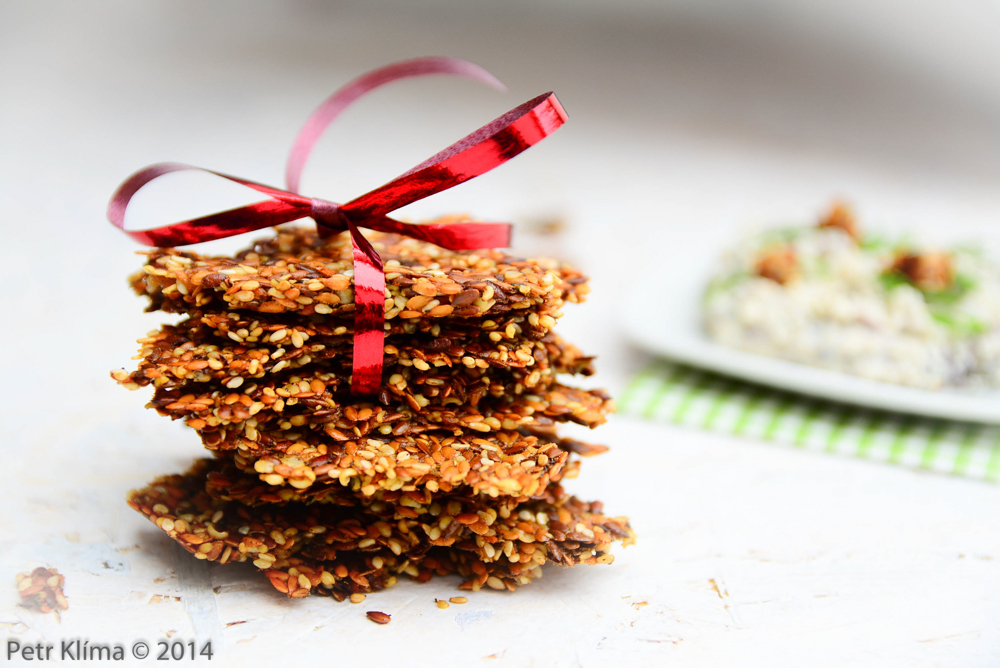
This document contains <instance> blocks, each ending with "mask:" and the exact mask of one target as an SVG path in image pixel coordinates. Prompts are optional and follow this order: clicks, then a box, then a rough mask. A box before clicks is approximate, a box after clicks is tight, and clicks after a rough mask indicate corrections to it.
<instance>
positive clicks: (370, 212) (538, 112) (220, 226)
mask: <svg viewBox="0 0 1000 668" xmlns="http://www.w3.org/2000/svg"><path fill="white" fill-rule="evenodd" d="M429 74H448V75H454V76H461V77H465V78H468V79H474V80H476V81H481V82H483V83H487V84H490V85H492V86H494V87H496V88H500V89H503V88H504V86H503V84H501V83H500V82H499V81H498V80H497V79H496V78H495V77H494V76H493V75H491V74H490V73H489V72H487V71H486V70H484V69H482V68H481V67H479V66H477V65H474V64H472V63H469V62H467V61H464V60H459V59H456V58H418V59H415V60H408V61H403V62H400V63H395V64H392V65H388V66H386V67H383V68H380V69H377V70H374V71H372V72H369V73H367V74H364V75H362V76H360V77H358V78H357V79H355V80H354V81H352V82H350V83H349V84H347V85H346V86H344V87H343V88H341V89H340V90H338V91H337V92H335V93H334V94H333V95H331V96H330V97H329V98H327V99H326V101H324V102H323V104H321V105H320V107H319V108H318V109H317V110H316V111H315V112H313V114H312V116H310V117H309V119H308V120H307V121H306V123H305V125H304V126H303V128H302V130H301V131H300V132H299V135H298V137H296V139H295V144H294V146H293V147H292V152H291V154H290V155H289V157H288V164H287V166H286V171H285V180H286V182H287V186H288V190H279V189H277V188H272V187H270V186H265V185H262V184H260V183H255V182H253V181H247V180H246V179H241V178H237V177H235V176H229V175H227V174H221V173H219V172H214V171H211V170H207V169H200V168H198V167H191V166H190V165H183V164H180V163H171V162H164V163H157V164H155V165H150V166H149V167H146V168H144V169H141V170H139V171H138V172H136V173H135V174H133V175H132V176H130V177H129V178H128V179H126V180H125V181H124V182H123V183H122V184H121V185H120V186H119V187H118V190H116V191H115V193H114V195H113V196H112V197H111V202H110V203H109V204H108V220H110V221H111V223H112V224H113V225H114V226H115V227H117V228H119V229H120V230H122V231H123V232H125V233H126V234H128V235H129V236H130V237H132V238H133V239H135V240H137V241H139V242H141V243H143V244H146V245H149V246H161V247H173V246H184V245H187V244H194V243H200V242H202V241H212V240H215V239H222V238H224V237H231V236H235V235H237V234H243V233H245V232H252V231H254V230H259V229H262V228H264V227H271V226H274V225H280V224H282V223H287V222H291V221H293V220H298V219H300V218H307V217H311V218H312V219H313V220H315V221H316V225H317V228H318V230H319V233H320V234H321V235H322V236H328V235H331V234H335V233H338V232H343V231H345V230H346V231H349V232H350V233H351V243H352V244H353V248H354V303H355V311H354V325H355V326H354V331H355V334H354V358H353V375H352V378H351V391H352V392H353V393H354V394H358V395H372V394H376V393H377V392H378V391H379V388H380V387H381V384H382V355H383V346H384V342H385V273H384V271H383V270H382V259H381V258H380V257H379V255H378V253H376V252H375V249H374V248H372V245H371V244H370V243H369V242H368V240H367V239H365V237H364V235H362V234H361V231H360V230H359V228H362V227H364V228H367V229H370V230H376V231H379V232H394V233H396V234H400V235H404V236H408V237H413V238H416V239H420V240H422V241H428V242H431V243H434V244H436V245H438V246H442V247H444V248H448V249H451V250H475V249H479V248H503V247H506V246H507V245H508V244H509V241H510V225H508V224H506V223H451V224H423V225H415V224H409V223H402V222H400V221H398V220H394V219H392V218H388V217H387V216H386V214H388V213H391V212H392V211H395V210H396V209H399V208H400V207H403V206H405V205H407V204H411V203H412V202H416V201H418V200H421V199H423V198H425V197H428V196H430V195H433V194H434V193H438V192H441V191H442V190H447V189H448V188H451V187H453V186H456V185H458V184H460V183H462V182H464V181H468V180H469V179H473V178H475V177H477V176H479V175H480V174H484V173H485V172H488V171H490V170H491V169H493V168H494V167H497V166H499V165H501V164H503V163H505V162H507V161H508V160H510V159H511V158H513V157H514V156H516V155H518V154H519V153H521V152H522V151H524V150H525V149H527V148H528V147H530V146H533V145H534V144H536V143H538V142H539V141H541V140H542V139H544V138H545V137H547V136H549V135H550V134H552V133H553V132H554V131H555V130H556V129H558V128H559V126H561V125H562V124H563V123H564V122H565V121H566V112H565V111H564V110H563V108H562V105H560V104H559V100H557V99H556V96H555V95H554V94H553V93H546V94H544V95H539V96H538V97H536V98H535V99H533V100H529V101H528V102H525V103H524V104H522V105H520V106H519V107H516V108H514V109H512V110H510V111H508V112H507V113H506V114H504V115H503V116H500V117H499V118H497V119H496V120H494V121H493V122H491V123H489V124H487V125H484V126H483V127H481V128H479V129H478V130H476V131H475V132H473V133H472V134H470V135H468V136H467V137H465V138H463V139H461V140H459V141H457V142H455V143H454V144H452V145H451V146H449V147H448V148H446V149H445V150H443V151H441V152H440V153H438V154H437V155H435V156H433V157H431V158H429V159H428V160H426V161H424V162H422V163H421V164H419V165H417V166H416V167H414V168H413V169H411V170H409V171H408V172H406V173H405V174H402V175H401V176H398V177H397V178H395V179H393V180H392V181H390V182H389V183H386V184H385V185H383V186H381V187H379V188H376V189H375V190H372V191H371V192H368V193H365V194H364V195H362V196H360V197H357V198H355V199H352V200H351V201H349V202H347V203H346V204H336V203H334V202H329V201H326V200H321V199H312V198H309V197H303V196H302V195H299V194H298V190H299V177H300V175H301V173H302V168H303V166H304V165H305V162H306V160H307V159H308V157H309V154H310V152H311V151H312V148H313V146H314V145H315V143H316V141H317V140H318V139H319V137H320V135H322V133H323V131H324V130H326V128H327V127H328V126H329V125H330V123H331V122H333V120H334V119H335V118H336V117H337V116H338V115H339V114H340V113H341V112H342V111H343V110H344V109H345V108H347V106H348V105H350V104H351V103H352V102H354V101H355V100H356V99H358V98H359V97H361V96H362V95H364V94H365V93H367V92H369V91H371V90H373V89H375V88H378V87H379V86H382V85H385V84H387V83H390V82H392V81H398V80H400V79H405V78H409V77H415V76H423V75H429ZM191 169H194V170H199V171H203V172H208V173H210V174H215V175H216V176H221V177H222V178H224V179H228V180H230V181H234V182H236V183H239V184H241V185H244V186H247V187H248V188H252V189H254V190H256V191H258V192H261V193H263V194H265V195H267V196H268V197H269V198H270V199H267V200H264V201H262V202H256V203H254V204H250V205H247V206H244V207H239V208H236V209H231V210H229V211H222V212H220V213H215V214H211V215H208V216H204V217H201V218H195V219H193V220H185V221H182V222H179V223H174V224H172V225H165V226H163V227H158V228H155V229H152V230H144V231H131V230H126V229H125V210H126V208H127V207H128V203H129V201H130V200H131V199H132V196H133V195H135V193H136V192H137V191H138V190H139V189H140V188H142V187H143V186H144V185H146V184H147V183H149V182H150V181H152V180H153V179H156V178H158V177H160V176H162V175H164V174H168V173H170V172H176V171H183V170H191Z"/></svg>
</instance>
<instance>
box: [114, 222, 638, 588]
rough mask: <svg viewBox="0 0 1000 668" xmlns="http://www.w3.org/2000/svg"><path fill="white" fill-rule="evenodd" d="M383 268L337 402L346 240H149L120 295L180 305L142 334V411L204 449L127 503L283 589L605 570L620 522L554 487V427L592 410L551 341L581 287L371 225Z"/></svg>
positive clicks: (347, 341) (568, 360)
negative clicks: (370, 328)
mask: <svg viewBox="0 0 1000 668" xmlns="http://www.w3.org/2000/svg"><path fill="white" fill-rule="evenodd" d="M369 238H370V239H371V241H372V243H373V245H374V247H375V248H376V250H377V251H378V253H379V254H380V255H381V257H382V259H383V261H384V267H385V278H386V301H385V308H386V313H385V317H386V320H385V322H386V325H385V334H386V337H385V348H384V358H383V359H384V372H383V376H382V380H383V384H382V387H381V391H380V393H379V395H378V396H377V397H358V396H352V394H351V392H350V386H351V370H352V346H353V335H354V304H353V289H352V288H353V279H352V276H353V269H352V267H353V263H352V259H351V258H352V250H351V243H350V239H349V237H348V236H347V235H346V234H343V235H338V236H335V237H331V238H328V239H321V238H319V237H318V236H317V234H316V233H315V232H312V231H307V230H305V229H302V228H296V227H285V228H279V229H278V231H277V233H276V235H275V236H273V237H272V238H269V239H265V240H262V241H259V242H257V243H255V244H253V245H252V246H251V247H250V248H248V249H246V250H244V251H242V252H240V253H238V254H237V255H236V256H235V257H208V256H199V255H197V254H194V253H191V252H186V251H180V250H167V249H158V250H155V251H152V252H149V253H148V254H147V255H148V260H147V262H146V265H145V266H144V267H143V270H142V271H141V272H140V273H138V274H137V275H135V276H134V277H133V278H132V287H133V288H134V289H135V291H136V292H137V293H138V294H140V295H146V296H147V297H149V299H150V301H151V304H150V307H149V308H150V309H151V310H161V311H166V312H170V313H183V314H186V315H187V318H186V319H185V320H183V321H182V322H180V323H179V324H177V325H165V326H163V327H162V328H161V329H160V330H158V331H155V332H152V333H150V334H149V335H148V336H147V337H146V338H144V339H141V340H140V344H141V345H142V348H141V350H140V353H139V355H138V357H137V359H138V360H139V366H138V369H136V370H135V371H133V372H131V373H126V372H125V371H118V372H114V373H113V374H112V376H113V377H114V378H115V380H117V381H118V382H119V383H121V384H122V385H125V386H126V387H128V388H132V389H135V388H139V387H143V386H146V385H152V386H153V398H152V401H151V402H150V403H149V407H151V408H154V409H156V411H157V412H159V413H160V414H161V415H165V416H169V417H170V418H172V419H183V420H185V422H186V423H187V425H188V426H189V427H191V428H192V429H194V430H195V432H197V434H198V435H199V436H200V437H201V440H202V443H203V444H204V445H205V447H206V448H207V449H209V450H210V451H212V453H213V454H214V455H215V457H214V459H205V460H201V461H199V462H197V463H196V464H195V466H194V467H193V468H192V469H191V470H190V471H188V472H187V473H185V474H184V475H173V476H166V477H163V478H160V479H158V480H156V481H155V482H153V484H151V485H150V486H149V487H147V488H146V489H143V490H140V491H136V492H132V493H131V494H130V495H129V499H128V501H129V504H130V505H131V506H132V507H133V508H135V509H136V510H138V511H139V512H141V513H143V514H144V515H146V516H147V517H148V518H149V519H150V520H152V521H153V522H155V523H156V525H157V526H158V527H160V528H161V529H163V530H164V531H165V532H166V533H167V534H169V535H170V537H171V538H173V539H174V540H176V541H177V542H178V543H180V544H181V545H182V546H183V547H184V548H185V549H187V550H188V551H190V552H192V553H193V554H194V555H195V557H197V558H199V559H207V560H211V561H218V562H219V563H232V562H237V561H251V562H253V564H255V565H256V566H257V567H259V568H261V569H262V570H264V573H265V575H266V576H267V577H268V579H269V580H270V581H271V583H272V584H273V585H274V586H275V587H276V588H277V589H279V590H280V591H282V592H285V593H287V594H288V595H289V596H292V597H302V596H306V595H308V594H310V593H315V594H321V595H330V596H333V597H334V598H336V599H338V600H342V599H343V598H345V597H347V596H350V595H352V594H359V593H367V592H370V591H374V590H378V589H382V588H384V587H388V586H391V585H393V584H394V583H395V582H396V580H397V576H398V575H399V574H401V573H405V574H406V575H409V576H412V577H414V578H416V579H417V580H419V581H426V580H427V579H429V578H431V577H432V576H433V575H434V574H441V575H443V574H448V573H459V574H461V575H462V576H464V578H465V581H464V582H463V584H462V587H463V588H464V589H471V590H474V591H476V590H479V589H480V588H481V587H483V586H484V585H485V586H488V587H491V588H493V589H511V590H513V589H514V588H515V587H516V586H517V585H521V584H526V583H528V582H529V581H530V580H531V579H533V578H535V577H539V576H540V575H541V568H540V566H541V565H542V564H544V563H545V562H546V561H551V562H554V563H558V564H563V565H565V566H572V565H574V564H578V563H586V564H595V563H602V564H603V563H611V561H612V560H613V556H612V555H611V554H610V553H609V549H610V547H611V545H612V543H613V542H615V541H618V540H620V541H623V542H626V543H628V542H631V540H632V536H633V534H632V530H631V528H630V527H629V524H628V521H627V519H626V518H621V517H608V516H606V515H604V514H603V512H602V507H601V504H600V503H599V502H593V503H587V502H583V501H580V500H578V499H576V498H575V497H572V496H569V495H567V494H566V492H564V491H563V488H562V487H561V485H560V481H561V480H562V479H563V478H569V477H574V476H575V475H576V472H577V469H578V462H577V461H576V460H571V459H570V454H571V453H577V454H579V455H583V456H586V455H591V454H597V453H599V452H601V451H603V450H604V448H603V447H601V446H591V445H586V444H584V443H581V442H579V441H574V440H569V439H560V438H559V437H558V436H557V435H556V431H555V425H556V424H557V423H559V422H576V423H578V424H583V425H587V426H589V427H594V426H597V425H599V424H601V423H602V422H604V420H605V417H606V415H607V414H608V413H609V412H610V411H611V410H613V403H612V401H611V400H610V399H609V397H608V396H607V395H605V394H604V393H602V392H600V391H594V390H589V391H588V390H581V389H576V388H573V387H568V386H566V385H563V384H562V382H561V381H560V378H559V375H560V374H583V375H589V374H591V373H592V369H591V359H590V358H588V357H585V356H584V355H582V353H581V352H580V351H579V350H578V349H577V348H576V347H574V346H572V345H570V344H568V343H566V342H565V341H563V340H562V339H560V338H559V337H558V336H557V335H556V334H555V332H554V331H553V329H552V328H553V326H554V325H555V323H556V319H557V318H558V317H559V316H560V315H561V314H562V313H561V312H562V307H563V305H564V304H565V303H566V302H580V301H582V300H583V297H584V295H585V294H586V292H587V282H586V278H585V277H584V276H582V275H581V274H579V273H578V272H576V271H574V270H572V269H570V268H568V267H565V266H559V265H558V264H556V263H554V262H550V261H542V260H527V261H525V260H517V259H514V258H511V257H509V256H507V255H505V254H504V253H502V252H499V251H479V252H475V253H470V252H453V251H447V250H444V249H441V248H439V247H437V246H434V245H431V244H428V243H424V242H420V241H416V240H413V239H409V238H403V237H398V236H394V235H389V234H370V236H369Z"/></svg>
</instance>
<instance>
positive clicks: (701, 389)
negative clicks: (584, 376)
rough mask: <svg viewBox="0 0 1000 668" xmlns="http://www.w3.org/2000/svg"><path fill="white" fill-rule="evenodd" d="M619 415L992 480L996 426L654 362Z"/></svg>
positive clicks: (999, 465) (997, 473) (999, 453)
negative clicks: (910, 413)
mask: <svg viewBox="0 0 1000 668" xmlns="http://www.w3.org/2000/svg"><path fill="white" fill-rule="evenodd" d="M618 406H619V411H620V412H621V413H622V414H626V415H634V416H639V417H644V418H648V419H650V420H658V421H661V422H669V423H671V424H676V425H681V426H685V427H697V428H701V429H708V430H711V431H717V432H721V433H725V434H733V435H737V436H748V437H752V438H760V439H764V440H766V441H774V442H777V443H784V444H787V445H791V446H793V447H797V448H803V449H806V450H821V451H826V452H834V453H840V454H846V455H852V456H855V457H861V458H863V459H870V460H872V461H878V462H889V463H891V464H900V465H902V466H907V467H910V468H917V469H924V470H929V471H936V472H940V473H950V474H954V475H959V476H964V477H968V478H976V479H979V480H989V481H991V482H997V481H998V478H1000V427H998V426H989V425H978V424H970V423H964V422H949V421H945V420H932V419H925V418H920V417H912V416H906V415H897V414H894V413H885V412H879V411H871V410H867V409H864V408H858V407H854V406H847V405H844V404H838V403H833V402H829V401H824V400H819V399H811V398H808V397H804V396H801V395H796V394H790V393H787V392H781V391H780V390H773V389H770V388H765V387H763V386H758V385H753V384H750V383H745V382H742V381H737V380H733V379H730V378H726V377H723V376H718V375H715V374H712V373H709V372H705V371H700V370H697V369H692V368H690V367H686V366H681V365H676V364H669V363H657V364H655V365H653V366H650V367H648V368H646V369H645V370H643V371H642V372H640V373H639V374H638V375H637V376H636V377H635V378H634V379H632V381H631V382H630V383H629V385H628V388H627V389H626V390H625V392H624V393H623V394H622V395H621V397H620V398H619V400H618Z"/></svg>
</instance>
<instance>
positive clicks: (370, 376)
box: [347, 221, 385, 395]
mask: <svg viewBox="0 0 1000 668" xmlns="http://www.w3.org/2000/svg"><path fill="white" fill-rule="evenodd" d="M347 227H348V229H349V230H350V232H351V244H352V246H353V247H354V364H353V367H354V373H353V375H352V377H351V392H352V393H353V394H356V395H374V394H378V392H379V390H380V389H381V387H382V356H383V350H384V348H385V272H383V270H382V258H380V257H379V256H378V253H376V252H375V249H374V248H372V245H371V244H370V243H369V242H368V240H367V239H365V237H364V235H363V234H361V230H359V229H358V227H357V226H356V225H355V224H354V223H353V222H351V221H348V223H347Z"/></svg>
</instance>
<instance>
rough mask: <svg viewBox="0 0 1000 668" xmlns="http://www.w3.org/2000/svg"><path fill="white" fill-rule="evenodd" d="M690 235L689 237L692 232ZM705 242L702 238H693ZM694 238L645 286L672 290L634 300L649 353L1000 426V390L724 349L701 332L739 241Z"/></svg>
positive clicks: (634, 333)
mask: <svg viewBox="0 0 1000 668" xmlns="http://www.w3.org/2000/svg"><path fill="white" fill-rule="evenodd" d="M685 236H688V235H685ZM690 236H691V237H700V236H701V235H699V234H698V233H694V234H692V235H690ZM712 236H713V237H714V239H711V240H710V239H707V238H700V239H698V238H687V239H684V242H683V243H678V244H676V246H675V248H684V249H685V252H684V253H671V254H670V255H671V257H669V258H664V260H665V261H661V262H660V263H658V264H657V265H656V266H655V270H656V276H655V281H656V283H653V282H652V281H653V280H654V277H649V278H648V280H649V282H646V281H644V280H642V278H640V279H639V280H637V281H636V284H637V285H654V284H659V285H668V286H673V287H672V288H671V289H668V290H666V291H663V292H662V293H661V294H657V295H656V296H655V299H654V297H652V296H651V295H649V294H648V293H644V292H639V291H633V292H632V294H631V295H630V297H629V298H628V299H627V300H626V304H625V306H626V308H625V312H624V313H623V325H624V327H625V332H626V335H627V336H628V337H629V338H630V339H631V340H632V341H633V342H635V343H636V344H638V345H639V346H641V347H642V348H644V349H645V350H647V351H649V352H652V353H655V354H658V355H661V356H663V357H667V358H669V359H671V360H674V361H677V362H681V363H684V364H689V365H691V366H695V367H700V368H703V369H709V370H711V371H715V372H717V373H720V374H724V375H727V376H733V377H736V378H742V379H744V380H748V381H751V382H755V383H761V384H764V385H769V386H772V387H776V388H781V389H784V390H791V391H793V392H799V393H801V394H807V395H812V396H816V397H822V398H825V399H832V400H834V401H841V402H845V403H850V404H855V405H859V406H865V407H868V408H877V409H884V410H889V411H897V412H902V413H912V414H916V415H922V416H926V417H937V418H946V419H951V420H965V421H970V422H982V423H988V424H1000V390H979V391H961V390H942V391H936V392H932V391H928V390H918V389H914V388H909V387H903V386H899V385H891V384H889V383H881V382H878V381H874V380H868V379H866V378H859V377H856V376H851V375H848V374H844V373H839V372H836V371H828V370H826V369H820V368H816V367H811V366H806V365H803V364H798V363H795V362H787V361H785V360H779V359H773V358H770V357H764V356H761V355H754V354H752V353H747V352H743V351H741V350H736V349H734V348H728V347H726V346H722V345H719V344H717V343H715V342H713V341H712V340H711V339H709V338H708V337H707V335H705V333H704V332H703V331H702V328H701V320H700V318H701V309H700V302H701V293H702V290H703V289H704V286H705V285H706V284H707V281H708V278H709V277H710V275H711V272H712V271H713V269H715V267H717V266H718V262H719V261H720V256H721V253H722V251H723V248H721V246H723V245H724V244H726V243H732V242H733V241H734V238H733V237H729V238H725V239H720V236H719V235H712Z"/></svg>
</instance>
